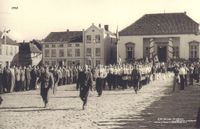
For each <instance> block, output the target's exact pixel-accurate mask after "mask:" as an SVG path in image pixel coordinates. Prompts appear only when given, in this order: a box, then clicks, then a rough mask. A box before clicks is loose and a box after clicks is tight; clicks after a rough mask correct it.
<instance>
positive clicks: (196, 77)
mask: <svg viewBox="0 0 200 129" xmlns="http://www.w3.org/2000/svg"><path fill="white" fill-rule="evenodd" d="M199 72H200V71H199V63H197V64H196V65H195V67H194V78H195V80H196V82H197V83H199Z"/></svg>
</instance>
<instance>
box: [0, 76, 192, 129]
mask: <svg viewBox="0 0 200 129" xmlns="http://www.w3.org/2000/svg"><path fill="white" fill-rule="evenodd" d="M171 90H172V76H171V75H167V76H166V77H165V79H164V78H160V79H158V80H156V81H154V82H151V83H150V84H148V85H146V86H144V87H143V88H142V89H141V90H140V91H139V92H138V94H135V92H134V91H133V89H132V88H130V89H127V90H124V91H123V90H116V91H104V92H103V95H102V97H97V93H96V92H95V91H90V95H89V99H88V105H87V108H86V110H82V102H81V100H80V98H79V92H78V91H76V90H75V85H66V86H61V87H59V88H58V92H57V94H56V95H53V94H52V90H50V95H49V107H48V108H46V109H45V108H43V102H42V99H41V97H40V93H39V90H35V91H26V92H15V93H9V94H3V95H2V97H3V99H4V101H3V103H2V105H1V106H0V129H89V128H90V129H107V128H135V129H138V128H139V127H141V128H145V127H148V125H146V124H144V126H143V125H140V126H139V125H138V122H141V121H144V120H146V118H143V117H141V116H142V114H143V112H144V111H145V110H147V109H148V107H151V106H152V105H153V104H154V102H158V103H159V102H160V101H159V100H160V99H161V97H164V96H169V95H171V94H172V93H171ZM174 94H179V93H178V92H177V93H174ZM176 101H177V100H176ZM170 104H171V103H170ZM173 104H174V106H175V103H173ZM171 106H173V105H171ZM180 108H181V107H180ZM161 110H162V109H156V108H154V110H153V111H154V112H158V113H159V112H160V111H161ZM165 113H166V112H165ZM150 114H152V113H150ZM133 116H134V120H136V121H137V122H136V123H135V121H134V122H133ZM156 117H160V118H163V117H165V116H159V115H157V116H156ZM195 117H196V116H195ZM170 118H171V117H170ZM155 119H157V118H155ZM191 119H194V117H193V118H191ZM131 122H132V123H135V124H131V126H130V123H131ZM193 124H194V121H193Z"/></svg>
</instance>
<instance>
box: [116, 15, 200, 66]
mask: <svg viewBox="0 0 200 129" xmlns="http://www.w3.org/2000/svg"><path fill="white" fill-rule="evenodd" d="M119 35H120V40H119V45H118V47H119V48H120V49H119V56H120V57H121V59H122V61H123V62H131V61H134V60H137V59H146V58H149V59H152V58H153V57H155V56H157V57H158V59H159V61H161V62H167V61H169V60H172V59H193V60H198V59H199V57H200V52H199V51H200V48H199V44H200V35H199V24H198V23H197V22H195V21H194V20H192V19H191V18H190V17H188V16H187V15H186V13H162V14H146V15H144V16H143V17H141V18H140V19H139V20H137V21H136V22H135V23H133V24H131V25H130V26H128V27H126V28H125V29H123V30H121V31H120V32H119Z"/></svg>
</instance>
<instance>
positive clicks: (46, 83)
mask: <svg viewBox="0 0 200 129" xmlns="http://www.w3.org/2000/svg"><path fill="white" fill-rule="evenodd" d="M44 69H45V71H44V72H43V73H42V74H41V76H40V78H39V80H38V83H39V82H40V83H41V87H40V88H41V90H40V95H41V96H42V99H43V102H44V107H45V108H46V107H47V104H48V92H49V88H52V87H53V85H54V79H53V74H52V73H50V72H49V68H48V67H47V66H45V67H44Z"/></svg>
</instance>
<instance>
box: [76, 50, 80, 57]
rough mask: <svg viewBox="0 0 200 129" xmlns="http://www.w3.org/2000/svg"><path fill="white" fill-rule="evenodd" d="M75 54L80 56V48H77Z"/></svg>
mask: <svg viewBox="0 0 200 129" xmlns="http://www.w3.org/2000/svg"><path fill="white" fill-rule="evenodd" d="M75 56H76V57H79V56H80V49H75Z"/></svg>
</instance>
